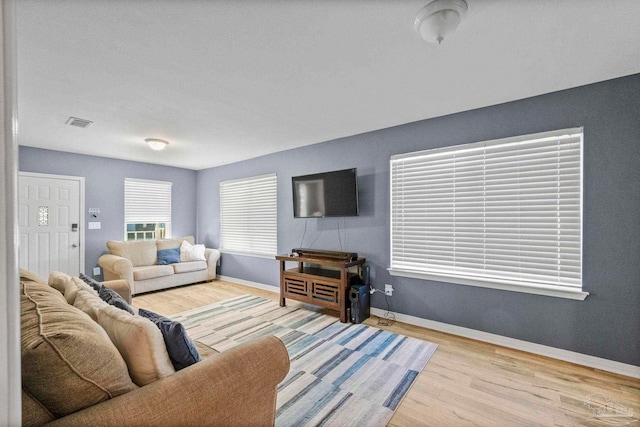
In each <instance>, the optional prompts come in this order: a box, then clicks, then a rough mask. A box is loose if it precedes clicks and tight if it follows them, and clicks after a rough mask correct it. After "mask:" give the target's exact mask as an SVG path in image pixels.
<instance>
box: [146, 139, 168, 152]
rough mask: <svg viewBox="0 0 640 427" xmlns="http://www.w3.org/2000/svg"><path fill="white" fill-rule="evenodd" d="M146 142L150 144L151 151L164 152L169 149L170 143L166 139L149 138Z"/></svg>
mask: <svg viewBox="0 0 640 427" xmlns="http://www.w3.org/2000/svg"><path fill="white" fill-rule="evenodd" d="M145 142H146V143H147V144H149V147H151V149H153V150H156V151H162V150H164V149H165V148H167V145H169V142H167V141H165V140H164V139H158V138H147V139H145Z"/></svg>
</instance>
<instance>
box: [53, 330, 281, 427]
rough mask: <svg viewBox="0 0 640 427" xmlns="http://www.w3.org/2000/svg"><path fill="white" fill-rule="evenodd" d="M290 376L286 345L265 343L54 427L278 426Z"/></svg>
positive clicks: (240, 348)
mask: <svg viewBox="0 0 640 427" xmlns="http://www.w3.org/2000/svg"><path fill="white" fill-rule="evenodd" d="M288 371H289V355H288V353H287V349H286V348H285V346H284V344H283V343H282V341H280V340H279V339H278V338H275V337H273V336H268V337H262V338H258V339H256V340H254V341H251V342H249V343H245V344H241V345H239V346H237V347H234V348H232V349H230V350H228V351H225V352H224V353H220V354H218V355H215V356H212V357H210V358H208V359H205V360H203V361H202V362H199V363H196V364H194V365H191V366H189V367H188V368H185V369H183V370H181V371H178V372H176V373H175V374H173V375H170V376H168V377H165V378H163V379H161V380H158V381H156V382H154V383H151V384H149V385H146V386H144V387H141V388H139V389H136V390H134V391H131V392H129V393H126V394H123V395H120V396H118V397H116V398H114V399H111V400H107V401H105V402H102V403H99V404H97V405H94V406H92V407H89V408H86V409H83V410H81V411H78V412H75V413H73V414H70V415H68V416H66V417H64V418H59V419H57V420H56V421H54V422H53V423H51V424H50V425H52V426H65V425H92V426H124V425H126V426H150V425H153V426H198V427H200V426H204V425H207V426H273V424H274V421H275V413H276V394H277V385H278V383H280V382H281V381H282V380H283V379H284V378H285V376H286V375H287V372H288Z"/></svg>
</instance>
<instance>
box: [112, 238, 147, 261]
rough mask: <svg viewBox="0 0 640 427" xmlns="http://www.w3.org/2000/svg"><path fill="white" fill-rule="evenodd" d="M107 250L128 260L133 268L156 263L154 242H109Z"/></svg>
mask: <svg viewBox="0 0 640 427" xmlns="http://www.w3.org/2000/svg"><path fill="white" fill-rule="evenodd" d="M107 249H109V252H110V253H111V254H113V255H117V256H119V257H122V258H126V259H128V260H129V261H131V264H132V265H133V266H134V267H139V266H141V265H154V264H155V263H156V256H157V249H156V241H155V240H131V241H120V240H109V241H108V242H107Z"/></svg>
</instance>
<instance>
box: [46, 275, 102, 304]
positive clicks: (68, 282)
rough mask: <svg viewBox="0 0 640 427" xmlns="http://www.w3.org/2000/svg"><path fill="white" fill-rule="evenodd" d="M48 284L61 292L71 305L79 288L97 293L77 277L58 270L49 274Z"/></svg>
mask: <svg viewBox="0 0 640 427" xmlns="http://www.w3.org/2000/svg"><path fill="white" fill-rule="evenodd" d="M49 286H51V287H52V288H54V289H55V290H57V291H58V292H60V293H61V294H63V295H64V297H65V299H66V300H67V303H69V304H71V305H73V303H74V302H75V299H76V295H77V293H78V291H80V290H84V291H88V292H93V293H94V294H95V295H98V294H97V293H96V292H95V290H94V289H93V288H92V287H91V286H89V285H87V284H86V283H84V282H83V281H82V280H80V279H79V278H77V277H71V276H69V275H68V274H66V273H62V272H60V271H54V272H53V273H51V274H49Z"/></svg>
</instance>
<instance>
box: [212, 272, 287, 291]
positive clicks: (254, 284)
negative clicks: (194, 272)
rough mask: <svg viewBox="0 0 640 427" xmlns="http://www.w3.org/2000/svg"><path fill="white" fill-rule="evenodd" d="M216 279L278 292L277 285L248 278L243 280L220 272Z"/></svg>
mask: <svg viewBox="0 0 640 427" xmlns="http://www.w3.org/2000/svg"><path fill="white" fill-rule="evenodd" d="M218 279H220V280H225V281H227V282H233V283H237V284H239V285H245V286H251V287H252V288H258V289H262V290H263V291H270V292H274V293H279V292H280V287H279V286H271V285H265V284H264V283H258V282H252V281H250V280H244V279H236V278H235V277H229V276H222V275H220V274H218Z"/></svg>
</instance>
